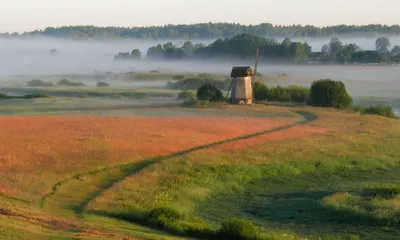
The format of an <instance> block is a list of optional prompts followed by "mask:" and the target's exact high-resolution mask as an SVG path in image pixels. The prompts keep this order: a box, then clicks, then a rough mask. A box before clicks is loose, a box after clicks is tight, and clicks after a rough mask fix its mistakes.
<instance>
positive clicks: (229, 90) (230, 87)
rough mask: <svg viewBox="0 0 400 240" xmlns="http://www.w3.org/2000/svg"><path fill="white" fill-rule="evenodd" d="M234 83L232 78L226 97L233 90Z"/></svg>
mask: <svg viewBox="0 0 400 240" xmlns="http://www.w3.org/2000/svg"><path fill="white" fill-rule="evenodd" d="M232 84H233V78H232V80H231V84H230V85H229V89H228V93H227V94H226V97H225V99H228V96H229V93H230V92H231V89H232Z"/></svg>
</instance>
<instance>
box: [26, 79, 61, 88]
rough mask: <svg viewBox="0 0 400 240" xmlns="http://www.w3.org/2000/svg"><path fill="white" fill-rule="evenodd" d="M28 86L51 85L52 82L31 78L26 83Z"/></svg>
mask: <svg viewBox="0 0 400 240" xmlns="http://www.w3.org/2000/svg"><path fill="white" fill-rule="evenodd" d="M26 85H27V86H28V87H53V86H54V85H53V83H51V82H45V81H43V80H40V79H32V80H30V81H28V83H27V84H26Z"/></svg>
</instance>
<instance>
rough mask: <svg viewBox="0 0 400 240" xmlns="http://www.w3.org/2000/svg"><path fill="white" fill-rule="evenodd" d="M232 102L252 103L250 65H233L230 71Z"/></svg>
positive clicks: (251, 72)
mask: <svg viewBox="0 0 400 240" xmlns="http://www.w3.org/2000/svg"><path fill="white" fill-rule="evenodd" d="M231 77H232V78H233V79H232V89H231V91H232V94H231V103H233V104H253V86H252V81H253V70H252V69H251V67H234V68H232V72H231Z"/></svg>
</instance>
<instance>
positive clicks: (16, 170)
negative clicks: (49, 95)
mask: <svg viewBox="0 0 400 240" xmlns="http://www.w3.org/2000/svg"><path fill="white" fill-rule="evenodd" d="M294 120H295V119H294V118H293V119H290V118H287V119H261V118H244V117H235V118H229V117H222V118H216V117H207V118H196V117H125V118H113V117H61V116H60V117H57V116H37V117H28V116H26V117H25V116H24V117H0V132H1V135H0V142H1V143H2V146H1V148H0V171H1V173H2V174H1V176H0V181H1V182H2V184H1V188H0V192H1V193H4V194H8V195H11V196H14V197H18V198H23V199H28V200H34V199H36V200H37V199H38V198H40V197H42V196H43V195H45V194H46V193H48V192H49V191H50V190H51V186H52V185H53V184H54V182H57V181H58V180H60V179H64V178H65V177H68V176H72V175H75V174H77V173H80V172H86V171H89V170H96V169H99V168H104V167H110V166H113V165H117V164H123V163H131V162H135V161H139V160H144V159H147V158H151V157H156V156H162V155H167V154H171V153H174V152H178V151H182V150H184V149H188V148H191V147H196V146H200V145H204V144H207V143H211V142H215V141H220V140H224V139H229V138H234V137H238V136H241V135H245V134H248V133H253V132H257V131H261V130H266V129H270V128H276V127H279V126H281V125H284V124H288V123H290V122H292V121H294Z"/></svg>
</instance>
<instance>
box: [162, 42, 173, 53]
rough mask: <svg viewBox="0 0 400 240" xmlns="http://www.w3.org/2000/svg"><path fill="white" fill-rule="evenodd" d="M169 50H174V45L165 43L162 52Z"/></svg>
mask: <svg viewBox="0 0 400 240" xmlns="http://www.w3.org/2000/svg"><path fill="white" fill-rule="evenodd" d="M169 48H175V46H174V44H173V43H172V42H167V43H165V44H164V45H163V49H164V51H166V50H167V49H169Z"/></svg>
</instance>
